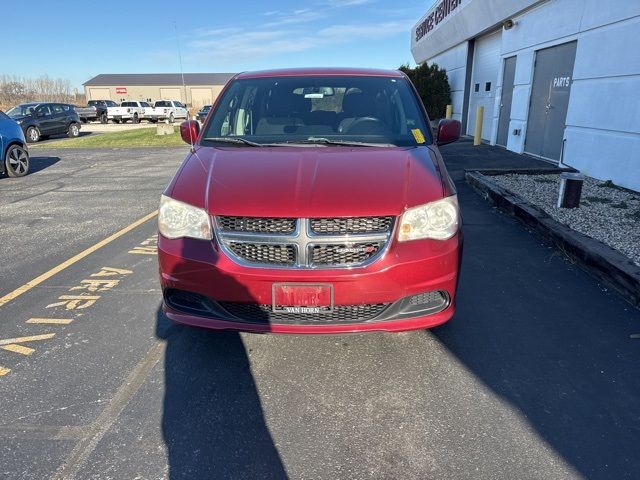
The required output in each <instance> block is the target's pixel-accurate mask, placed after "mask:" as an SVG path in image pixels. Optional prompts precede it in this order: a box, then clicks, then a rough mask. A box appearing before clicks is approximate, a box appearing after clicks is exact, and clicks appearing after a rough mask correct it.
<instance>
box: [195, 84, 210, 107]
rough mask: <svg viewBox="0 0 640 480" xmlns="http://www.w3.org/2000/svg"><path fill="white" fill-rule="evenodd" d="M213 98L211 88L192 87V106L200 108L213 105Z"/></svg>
mask: <svg viewBox="0 0 640 480" xmlns="http://www.w3.org/2000/svg"><path fill="white" fill-rule="evenodd" d="M212 100H213V97H212V96H211V89H210V88H192V89H191V106H193V107H197V108H200V107H202V106H204V105H211V101H212Z"/></svg>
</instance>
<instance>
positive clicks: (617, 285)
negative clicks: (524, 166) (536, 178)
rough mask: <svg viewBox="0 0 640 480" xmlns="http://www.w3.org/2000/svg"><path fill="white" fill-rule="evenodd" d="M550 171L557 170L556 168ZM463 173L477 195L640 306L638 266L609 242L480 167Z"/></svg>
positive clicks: (639, 274)
mask: <svg viewBox="0 0 640 480" xmlns="http://www.w3.org/2000/svg"><path fill="white" fill-rule="evenodd" d="M485 173H488V172H487V171H485ZM511 173H515V172H511ZM518 173H522V171H518ZM549 173H558V170H556V171H555V172H549ZM465 177H466V180H467V183H469V185H471V187H472V188H473V189H474V190H476V191H477V192H478V193H479V194H480V196H482V197H483V198H485V199H486V200H488V201H489V202H491V203H492V204H494V205H495V206H496V207H497V208H498V209H500V210H501V211H503V212H505V213H508V214H509V215H511V216H513V217H515V218H516V219H518V220H519V221H520V222H522V223H524V224H525V225H526V226H527V227H528V228H529V229H531V230H533V232H535V233H536V234H537V235H538V236H539V237H541V238H542V239H543V240H545V241H546V242H548V243H551V244H552V245H553V246H555V247H556V248H557V249H558V250H560V251H561V252H563V253H564V254H565V255H566V256H567V257H569V258H570V259H571V260H572V261H574V262H575V263H576V264H577V265H578V266H579V267H580V268H582V269H583V270H585V271H586V272H588V273H590V274H591V275H593V276H594V277H596V278H597V279H598V280H600V281H602V282H603V283H605V284H607V285H608V286H610V287H612V288H614V289H615V290H616V291H618V292H619V293H620V294H621V295H622V296H623V297H624V298H625V299H626V300H627V301H629V302H630V303H631V304H632V305H634V306H636V307H640V267H639V266H637V265H635V264H634V263H633V262H631V260H630V259H629V258H627V257H625V256H624V255H623V254H622V253H620V252H618V251H617V250H614V249H613V248H611V247H609V246H608V245H605V244H604V243H601V242H599V241H597V240H594V239H592V238H590V237H587V236H586V235H583V234H582V233H579V232H576V231H575V230H572V229H571V228H569V227H567V226H566V225H564V224H562V223H559V222H557V221H556V220H554V219H553V218H551V217H550V216H549V215H548V214H547V213H545V212H544V211H543V210H541V209H540V208H538V207H536V206H534V205H531V204H530V203H527V202H526V201H524V200H523V199H521V198H520V197H518V196H516V195H515V194H514V193H512V192H511V191H509V190H507V189H505V188H503V187H501V186H500V185H498V184H496V183H494V182H492V181H491V180H490V179H489V178H488V177H487V176H485V175H483V174H482V173H480V172H479V171H469V172H466V173H465Z"/></svg>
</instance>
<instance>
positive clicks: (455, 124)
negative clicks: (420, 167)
mask: <svg viewBox="0 0 640 480" xmlns="http://www.w3.org/2000/svg"><path fill="white" fill-rule="evenodd" d="M459 138H460V122H459V121H458V120H451V119H448V118H445V119H442V120H440V123H438V137H437V140H436V141H437V143H438V145H446V144H447V143H452V142H455V141H456V140H458V139H459Z"/></svg>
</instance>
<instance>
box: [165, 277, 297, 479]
mask: <svg viewBox="0 0 640 480" xmlns="http://www.w3.org/2000/svg"><path fill="white" fill-rule="evenodd" d="M227 285H229V284H228V283H227ZM235 289H236V291H240V290H242V289H244V287H242V286H241V285H240V284H237V285H236V286H235ZM156 335H157V337H159V338H162V339H164V340H165V341H166V353H165V362H164V375H165V394H164V404H163V415H162V433H163V438H164V442H165V444H166V447H167V451H168V462H169V478H170V479H171V480H175V479H187V478H188V479H196V478H197V479H205V478H216V479H218V478H220V479H227V478H228V479H244V478H246V479H254V478H260V479H271V478H273V479H284V478H287V474H286V471H285V468H284V466H283V464H282V461H281V459H280V455H279V453H278V450H277V448H276V446H275V444H274V441H273V439H272V437H271V434H270V432H269V429H268V427H267V424H266V422H265V418H264V414H263V410H262V405H261V402H260V396H259V394H258V391H257V389H256V385H255V382H254V379H253V375H252V373H251V366H250V363H249V359H248V356H247V352H246V349H245V346H244V344H243V342H242V338H241V336H240V334H239V333H237V332H229V331H212V330H206V329H198V328H191V327H187V326H182V325H179V324H176V323H173V322H172V321H171V320H170V319H168V318H167V317H166V316H165V315H164V313H163V312H162V309H161V308H160V309H159V310H158V312H157V322H156Z"/></svg>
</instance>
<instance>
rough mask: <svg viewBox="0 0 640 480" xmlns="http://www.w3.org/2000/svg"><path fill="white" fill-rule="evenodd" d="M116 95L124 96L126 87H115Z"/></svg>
mask: <svg viewBox="0 0 640 480" xmlns="http://www.w3.org/2000/svg"><path fill="white" fill-rule="evenodd" d="M116 93H117V94H119V95H126V94H127V87H116Z"/></svg>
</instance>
